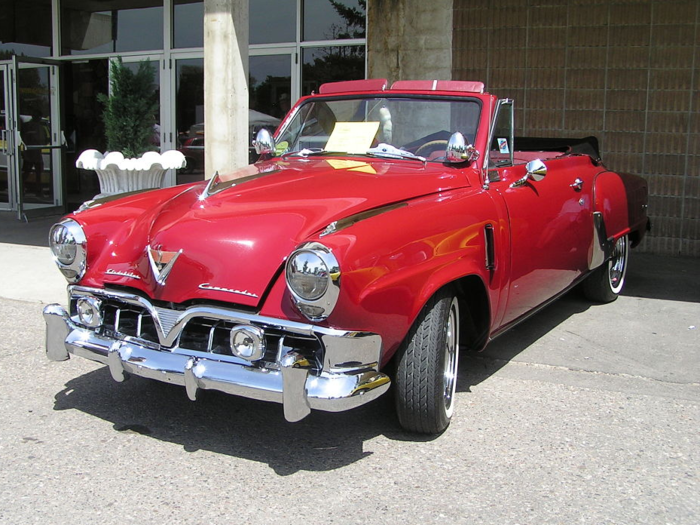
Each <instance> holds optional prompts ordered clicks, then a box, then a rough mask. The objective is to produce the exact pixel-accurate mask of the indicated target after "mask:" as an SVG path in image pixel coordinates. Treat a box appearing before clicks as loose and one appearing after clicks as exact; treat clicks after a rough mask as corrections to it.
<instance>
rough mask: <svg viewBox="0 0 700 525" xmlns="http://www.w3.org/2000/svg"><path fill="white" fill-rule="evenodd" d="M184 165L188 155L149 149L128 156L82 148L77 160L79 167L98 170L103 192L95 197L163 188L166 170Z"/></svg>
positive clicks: (76, 163) (96, 171)
mask: <svg viewBox="0 0 700 525" xmlns="http://www.w3.org/2000/svg"><path fill="white" fill-rule="evenodd" d="M185 165H186V161H185V156H184V155H183V154H182V153H180V152H179V151H175V150H169V151H165V152H163V153H156V152H155V151H148V152H146V153H144V154H143V156H141V157H139V158H137V159H125V158H124V155H122V154H121V153H120V152H118V151H110V152H107V153H106V154H104V155H103V154H102V153H100V152H99V151H97V150H96V149H89V150H85V151H83V152H82V153H81V154H80V157H78V160H77V161H75V166H76V167H77V168H81V169H84V170H94V171H95V173H97V177H98V178H99V180H100V194H99V195H97V196H96V197H95V198H99V197H106V196H108V195H116V194H118V193H126V192H129V191H137V190H145V189H151V188H160V187H161V186H162V185H163V177H164V176H165V172H166V171H168V170H169V169H180V168H184V167H185Z"/></svg>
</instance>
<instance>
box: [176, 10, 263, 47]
mask: <svg viewBox="0 0 700 525" xmlns="http://www.w3.org/2000/svg"><path fill="white" fill-rule="evenodd" d="M253 3H255V2H253ZM202 20H204V2H203V1H202V0H175V5H174V6H173V47H175V48H183V47H203V46H204V24H203V23H202Z"/></svg>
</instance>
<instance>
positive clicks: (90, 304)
mask: <svg viewBox="0 0 700 525" xmlns="http://www.w3.org/2000/svg"><path fill="white" fill-rule="evenodd" d="M101 306H102V301H100V300H99V299H97V298H95V297H81V298H80V299H78V302H77V303H76V309H77V310H78V318H79V319H80V322H81V323H82V324H84V325H85V326H88V327H90V328H97V327H98V326H100V325H101V324H102V313H101V312H100V308H101Z"/></svg>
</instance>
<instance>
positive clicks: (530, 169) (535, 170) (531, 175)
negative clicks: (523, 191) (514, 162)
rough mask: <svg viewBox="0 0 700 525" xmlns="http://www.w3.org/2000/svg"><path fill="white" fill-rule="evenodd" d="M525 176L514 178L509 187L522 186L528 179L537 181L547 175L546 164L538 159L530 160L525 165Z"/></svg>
mask: <svg viewBox="0 0 700 525" xmlns="http://www.w3.org/2000/svg"><path fill="white" fill-rule="evenodd" d="M525 171H526V173H525V176H524V177H523V178H522V179H518V180H516V181H515V182H514V183H513V184H511V185H510V187H511V188H519V187H520V186H524V185H525V183H526V182H527V181H528V179H532V180H534V181H535V182H539V181H541V180H542V179H544V177H545V175H547V166H546V165H545V163H544V162H542V161H541V160H540V159H535V160H531V161H530V162H528V163H527V164H526V165H525Z"/></svg>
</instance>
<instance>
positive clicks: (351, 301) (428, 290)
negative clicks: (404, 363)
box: [321, 192, 494, 362]
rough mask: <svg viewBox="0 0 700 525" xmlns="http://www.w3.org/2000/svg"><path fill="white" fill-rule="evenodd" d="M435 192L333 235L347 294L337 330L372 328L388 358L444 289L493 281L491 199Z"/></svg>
mask: <svg viewBox="0 0 700 525" xmlns="http://www.w3.org/2000/svg"><path fill="white" fill-rule="evenodd" d="M470 193H471V194H469V195H465V194H459V193H458V192H455V193H453V194H452V195H437V196H432V197H430V198H424V199H420V200H419V201H414V202H411V203H409V205H408V206H405V207H402V208H399V209H396V210H394V211H392V212H390V213H386V214H383V215H381V216H378V217H374V218H372V219H368V220H365V221H362V222H359V223H357V224H355V225H354V226H352V227H350V228H348V229H346V230H343V231H342V232H339V233H336V234H333V235H328V236H327V237H324V238H322V239H321V242H323V243H324V244H326V245H327V246H329V247H330V248H331V249H332V250H333V251H334V253H336V256H337V257H338V259H339V261H340V265H341V270H342V274H341V296H340V298H339V301H338V304H337V306H336V308H335V310H334V312H333V314H332V315H331V316H330V317H329V319H328V320H327V322H328V323H330V325H331V326H334V327H344V328H345V329H356V330H360V329H361V330H373V331H374V333H379V334H381V336H382V340H383V342H384V354H383V361H384V362H386V361H388V360H389V359H390V358H391V356H392V355H393V354H394V352H395V351H396V350H397V349H398V347H399V345H400V344H401V342H402V341H403V339H404V338H405V336H406V334H407V333H408V331H409V329H410V327H411V325H412V324H413V322H414V321H415V319H416V317H417V316H418V314H419V313H420V311H421V309H422V308H423V306H424V305H425V304H426V303H427V302H428V300H429V299H430V297H432V296H433V295H434V294H435V292H437V291H438V290H439V289H441V288H442V287H444V286H446V285H448V284H450V283H453V282H456V281H458V280H460V279H462V278H464V277H466V276H476V277H478V279H479V280H480V281H481V282H482V283H483V282H488V278H489V276H488V270H487V269H486V265H485V241H484V229H485V225H486V223H487V222H493V221H486V220H485V217H493V214H494V211H493V203H492V201H491V199H490V198H489V197H488V196H487V195H485V194H484V193H481V194H474V192H470Z"/></svg>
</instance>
